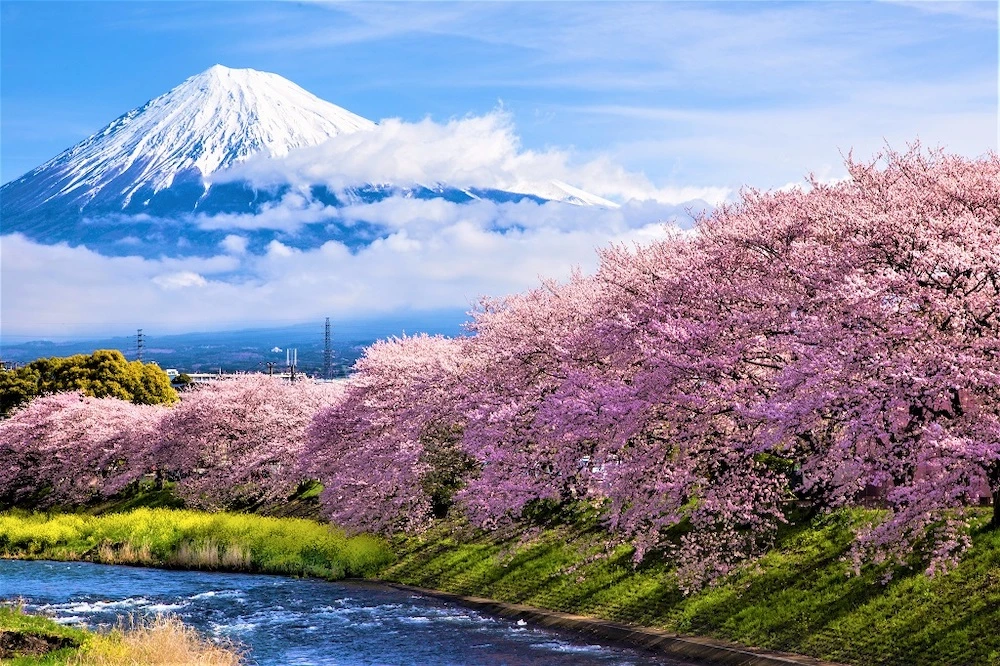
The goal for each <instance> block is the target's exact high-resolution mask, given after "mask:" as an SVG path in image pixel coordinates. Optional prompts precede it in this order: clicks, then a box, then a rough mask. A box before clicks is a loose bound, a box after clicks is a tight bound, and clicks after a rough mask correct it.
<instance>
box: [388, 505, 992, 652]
mask: <svg viewBox="0 0 1000 666" xmlns="http://www.w3.org/2000/svg"><path fill="white" fill-rule="evenodd" d="M869 518H871V512H869V511H864V510H853V511H846V510H845V511H842V512H839V513H837V514H834V515H832V516H826V517H823V518H819V519H816V520H815V521H813V522H812V523H811V524H809V525H808V526H806V527H798V528H794V529H790V530H789V531H787V532H786V533H784V534H782V535H781V537H780V538H779V541H778V544H777V547H776V548H775V549H774V550H773V551H771V552H770V553H769V554H768V555H766V556H765V557H764V558H763V559H761V560H760V561H759V562H757V563H756V564H753V565H748V566H747V567H745V568H744V569H742V570H741V571H740V572H739V573H737V574H735V575H732V576H729V577H727V578H725V579H723V580H722V581H721V583H720V584H718V585H715V586H712V587H709V588H706V589H704V590H701V591H700V592H698V593H696V594H693V595H690V596H684V595H683V594H682V592H681V591H680V589H679V588H678V587H677V585H676V582H675V581H676V579H675V578H674V576H673V575H672V572H671V571H670V570H669V568H668V566H667V565H666V564H664V563H663V561H662V560H660V559H659V558H652V561H649V560H647V562H645V563H643V564H641V565H640V566H638V567H636V566H635V564H634V563H633V560H632V550H631V548H629V547H628V546H624V545H619V546H612V547H609V546H608V544H607V536H606V534H605V533H602V532H601V531H600V530H599V529H598V528H597V527H596V525H595V523H594V522H593V521H588V520H576V521H575V522H574V523H573V524H572V525H566V524H561V525H554V526H551V525H550V526H548V527H545V528H539V529H537V530H535V531H518V532H511V533H508V534H507V535H505V536H504V535H499V534H496V533H492V534H491V533H484V532H480V531H478V530H474V529H472V528H469V527H468V526H459V525H456V524H454V523H452V524H439V525H438V526H437V527H435V528H434V529H433V530H432V531H430V532H429V533H427V534H425V535H423V536H420V537H405V538H402V537H401V538H399V539H397V540H396V541H395V542H394V544H393V545H394V547H395V548H396V550H397V554H398V559H397V561H396V562H395V563H394V564H392V565H390V566H389V567H387V568H386V569H385V570H384V571H383V572H382V573H381V577H382V578H383V579H385V580H391V581H396V582H401V583H406V584H411V585H418V586H422V587H429V588H435V589H440V590H446V591H450V592H455V593H459V594H468V595H476V596H486V597H490V598H493V599H497V600H501V601H507V602H514V603H524V604H529V605H532V606H537V607H541V608H547V609H552V610H559V611H566V612H573V613H581V614H587V615H593V616H597V617H603V618H608V619H613V620H617V621H622V622H629V623H636V624H641V625H646V626H654V627H660V628H664V629H668V630H673V631H677V632H681V633H687V634H699V635H712V636H716V637H719V638H724V639H728V640H731V641H736V642H738V643H742V644H745V645H755V646H759V647H765V648H770V649H777V650H785V651H790V652H798V653H802V654H809V655H814V656H817V657H823V658H827V659H831V660H834V661H838V662H843V663H851V664H899V665H903V664H906V665H908V666H909V665H917V664H936V665H940V664H955V665H956V666H957V665H962V666H972V665H974V664H997V663H1000V632H997V631H996V627H997V626H1000V534H998V533H997V532H995V531H985V530H982V531H978V532H976V533H975V534H974V538H973V543H974V545H973V547H972V549H971V550H970V551H969V552H968V553H967V554H966V556H965V557H964V558H963V559H962V561H961V563H960V564H959V565H958V566H957V567H956V568H955V569H954V570H953V571H951V572H949V573H947V574H939V575H937V576H935V577H933V578H929V577H927V576H925V575H924V574H914V573H912V572H909V571H903V570H898V571H896V575H895V577H894V578H893V579H892V580H891V581H890V582H889V583H888V584H886V585H883V583H882V576H883V574H884V571H879V570H877V569H875V568H871V569H869V570H866V571H864V572H863V574H862V575H860V576H852V575H850V565H849V563H848V562H846V561H845V560H844V555H845V553H847V552H848V549H849V547H850V543H851V540H852V538H853V535H852V532H853V529H854V528H856V527H858V526H859V525H860V524H861V523H863V522H865V521H866V520H867V519H869ZM985 522H986V516H985V515H984V512H980V513H979V514H978V517H977V518H976V519H975V520H974V523H976V524H978V525H980V527H981V525H982V524H984V523H985Z"/></svg>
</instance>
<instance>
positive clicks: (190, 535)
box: [0, 508, 393, 580]
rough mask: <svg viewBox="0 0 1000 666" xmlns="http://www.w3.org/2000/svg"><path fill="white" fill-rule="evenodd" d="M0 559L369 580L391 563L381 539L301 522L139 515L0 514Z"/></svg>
mask: <svg viewBox="0 0 1000 666" xmlns="http://www.w3.org/2000/svg"><path fill="white" fill-rule="evenodd" d="M0 556H2V557H8V558H21V559H54V560H89V561H93V562H104V563H109V564H141V565H146V566H158V567H176V568H184V569H217V570H228V571H251V572H260V573H274V574H287V575H295V576H315V577H319V578H326V579H329V580H335V579H340V578H344V577H348V576H365V575H368V574H371V573H372V572H374V571H375V570H377V569H378V568H379V567H382V566H384V565H385V564H387V563H388V562H389V561H391V560H392V558H393V555H392V552H391V550H390V549H389V547H388V544H387V543H386V542H385V541H383V540H381V539H378V538H375V537H371V536H366V535H359V536H351V537H349V536H347V535H346V534H345V533H344V532H342V531H340V530H338V529H336V528H334V527H331V526H329V525H326V524H322V523H318V522H316V521H312V520H307V519H301V518H271V517H265V516H257V515H252V514H232V513H213V514H209V513H202V512H195V511H187V510H179V509H163V508H160V509H149V508H141V509H135V510H132V511H127V512H124V513H110V514H103V515H99V516H94V515H89V514H33V513H25V512H18V511H14V512H8V513H6V514H0Z"/></svg>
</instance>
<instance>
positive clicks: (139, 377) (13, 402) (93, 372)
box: [0, 349, 177, 417]
mask: <svg viewBox="0 0 1000 666" xmlns="http://www.w3.org/2000/svg"><path fill="white" fill-rule="evenodd" d="M63 391H81V392H82V393H84V394H85V395H89V396H93V397H95V398H119V399H121V400H127V401H130V402H134V403H136V404H142V405H159V404H169V403H172V402H175V401H176V400H177V392H176V391H175V390H174V389H173V388H172V387H171V386H170V378H169V377H167V373H165V372H164V371H163V370H161V369H160V366H158V365H156V364H155V363H142V362H141V361H128V360H126V359H125V356H123V355H122V353H121V352H120V351H118V350H114V349H101V350H98V351H95V352H94V353H93V354H90V355H87V354H76V355H75V356H66V357H51V358H40V359H38V360H35V361H32V362H31V363H28V364H27V365H24V366H21V367H20V368H18V369H16V370H3V371H0V417H2V416H7V415H8V414H10V412H11V411H12V410H14V409H15V408H17V407H18V406H20V405H22V404H24V403H26V402H28V401H29V400H31V399H32V398H34V397H36V396H39V395H46V394H50V393H60V392H63Z"/></svg>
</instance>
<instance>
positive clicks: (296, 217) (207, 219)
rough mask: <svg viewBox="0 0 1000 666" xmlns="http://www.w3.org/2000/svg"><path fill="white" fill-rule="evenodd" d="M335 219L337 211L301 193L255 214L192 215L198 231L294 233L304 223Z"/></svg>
mask: <svg viewBox="0 0 1000 666" xmlns="http://www.w3.org/2000/svg"><path fill="white" fill-rule="evenodd" d="M337 216H338V213H337V209H336V208H332V207H330V206H325V205H323V204H322V203H320V202H318V201H314V200H312V199H310V198H309V196H308V194H306V193H304V192H301V191H291V192H288V193H286V194H285V195H284V196H282V198H281V199H280V200H279V201H275V202H271V203H268V204H265V205H264V206H263V207H262V208H261V210H260V211H259V212H257V213H253V214H250V213H219V214H217V215H201V214H199V215H195V216H193V217H192V220H193V221H194V222H195V224H197V225H198V226H199V227H201V228H202V229H206V230H209V231H211V230H216V229H246V230H254V229H280V230H282V231H289V232H294V231H296V230H298V229H300V228H301V227H302V225H304V224H310V223H312V222H322V221H323V220H328V219H331V218H336V217H337Z"/></svg>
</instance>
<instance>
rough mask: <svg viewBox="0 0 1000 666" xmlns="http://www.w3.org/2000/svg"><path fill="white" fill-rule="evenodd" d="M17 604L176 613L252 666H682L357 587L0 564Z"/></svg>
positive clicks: (2, 581) (90, 621)
mask: <svg viewBox="0 0 1000 666" xmlns="http://www.w3.org/2000/svg"><path fill="white" fill-rule="evenodd" d="M18 597H20V598H23V599H24V600H25V602H26V610H28V611H29V612H40V613H44V614H48V615H51V616H53V617H55V619H56V620H57V621H59V622H62V623H66V624H73V625H84V626H87V627H90V628H98V629H99V628H104V627H110V626H113V625H114V624H115V623H116V622H117V621H118V619H119V618H123V617H127V616H129V615H135V614H138V615H148V616H152V615H156V614H171V615H175V616H177V617H179V618H181V619H182V620H183V621H184V622H186V623H188V624H190V625H193V626H194V627H197V628H198V629H199V630H201V631H202V632H204V633H205V634H207V635H209V636H212V637H217V638H220V639H230V640H233V641H236V642H238V643H240V644H241V645H242V646H243V647H244V648H245V649H247V650H248V652H249V657H250V659H251V661H252V663H256V664H260V666H266V665H267V666H270V665H274V666H291V665H297V664H315V665H317V666H318V665H321V664H322V665H324V666H325V665H333V664H337V665H345V666H346V665H355V664H372V665H374V664H379V665H381V664H386V665H388V664H392V665H397V664H398V665H403V664H414V665H419V666H432V665H446V664H447V665H458V664H470V665H479V664H482V665H484V666H485V665H494V664H508V665H510V666H515V665H521V664H544V665H546V666H548V665H553V666H562V665H565V666H570V665H572V666H588V665H597V664H603V665H608V664H620V665H624V664H634V665H635V666H653V665H658V666H684V664H685V663H686V662H681V661H677V660H673V659H671V658H668V657H665V656H660V655H653V654H650V653H647V652H642V651H635V650H629V649H626V648H622V647H616V646H608V645H597V644H595V643H594V642H593V641H591V640H589V639H586V638H581V637H579V636H576V635H574V634H564V633H559V632H555V631H551V630H548V629H541V628H537V627H533V626H531V625H530V624H525V623H524V622H523V621H512V620H506V619H501V618H495V617H490V616H488V615H484V614H482V613H479V612H476V611H473V610H470V609H468V608H464V607H461V606H457V605H454V604H450V603H448V602H445V601H441V600H438V599H433V598H429V597H424V596H420V595H416V594H413V593H410V592H404V591H400V590H396V589H393V588H390V587H385V586H381V585H377V584H367V583H358V582H342V583H329V582H326V581H319V580H309V579H293V578H283V577H278V576H260V575H250V574H221V573H206V572H193V571H164V570H161V569H142V568H135V567H122V566H107V565H99V564H89V563H84V562H48V561H35V562H27V561H17V560H0V599H12V598H18Z"/></svg>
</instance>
